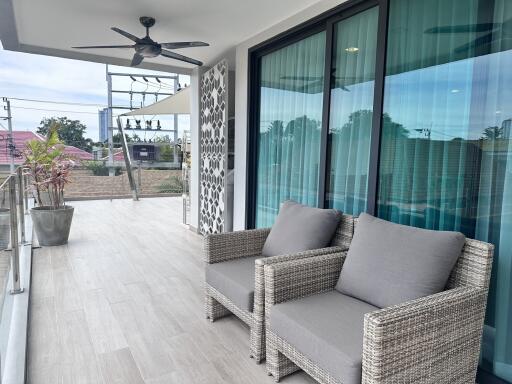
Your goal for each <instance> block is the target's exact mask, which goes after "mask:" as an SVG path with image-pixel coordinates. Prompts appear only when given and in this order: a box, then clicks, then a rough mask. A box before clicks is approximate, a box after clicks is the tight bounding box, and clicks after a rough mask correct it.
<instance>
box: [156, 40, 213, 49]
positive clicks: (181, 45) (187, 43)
mask: <svg viewBox="0 0 512 384" xmlns="http://www.w3.org/2000/svg"><path fill="white" fill-rule="evenodd" d="M160 45H161V46H162V48H168V49H179V48H191V47H208V46H209V45H210V44H208V43H204V42H202V41H178V42H174V43H161V44H160Z"/></svg>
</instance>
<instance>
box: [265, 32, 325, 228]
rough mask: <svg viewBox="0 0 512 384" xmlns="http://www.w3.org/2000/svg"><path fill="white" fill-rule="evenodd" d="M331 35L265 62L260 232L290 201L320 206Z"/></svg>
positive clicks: (301, 43)
mask: <svg viewBox="0 0 512 384" xmlns="http://www.w3.org/2000/svg"><path fill="white" fill-rule="evenodd" d="M324 63H325V32H320V33H317V34H314V35H312V36H309V37H307V38H305V39H303V40H300V41H298V42H296V43H293V44H291V45H288V46H286V47H284V48H281V49H279V50H276V51H274V52H271V53H269V54H267V55H265V56H263V57H262V58H261V65H260V68H261V72H260V122H259V135H258V153H257V182H256V210H255V211H256V212H255V213H256V228H261V227H268V226H271V225H272V224H273V223H274V219H275V216H276V215H277V212H278V210H279V205H280V204H281V203H282V202H283V201H285V200H288V199H292V200H295V201H298V202H300V203H303V204H307V205H311V206H316V205H318V183H319V163H320V136H321V135H320V133H321V127H322V106H323V88H324V70H325V68H324V66H325V64H324Z"/></svg>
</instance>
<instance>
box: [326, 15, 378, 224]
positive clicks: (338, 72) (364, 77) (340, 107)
mask: <svg viewBox="0 0 512 384" xmlns="http://www.w3.org/2000/svg"><path fill="white" fill-rule="evenodd" d="M378 19H379V9H378V7H373V8H371V9H368V10H366V11H364V12H361V13H358V14H356V15H355V16H352V17H350V18H348V19H345V20H342V21H340V22H338V23H336V24H335V25H334V38H333V60H332V69H331V70H332V72H331V73H332V80H331V94H330V99H331V105H330V118H329V145H328V151H329V156H328V158H329V164H328V174H327V187H326V205H327V206H328V207H331V208H336V209H339V210H341V211H343V212H345V213H349V214H356V215H357V214H359V213H361V212H363V211H365V210H366V206H367V190H368V169H369V159H370V137H371V132H372V119H373V93H374V92H373V88H374V83H375V57H376V52H377V26H378Z"/></svg>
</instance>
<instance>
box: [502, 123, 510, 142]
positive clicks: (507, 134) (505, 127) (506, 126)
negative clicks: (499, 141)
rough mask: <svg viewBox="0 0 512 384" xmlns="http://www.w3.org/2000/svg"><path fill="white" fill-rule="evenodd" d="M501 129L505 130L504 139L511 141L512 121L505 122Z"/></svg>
mask: <svg viewBox="0 0 512 384" xmlns="http://www.w3.org/2000/svg"><path fill="white" fill-rule="evenodd" d="M501 127H502V128H503V138H504V139H511V138H512V132H511V131H512V119H507V120H504V121H503V123H502V124H501Z"/></svg>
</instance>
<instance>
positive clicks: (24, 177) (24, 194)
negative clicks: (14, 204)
mask: <svg viewBox="0 0 512 384" xmlns="http://www.w3.org/2000/svg"><path fill="white" fill-rule="evenodd" d="M23 182H24V185H25V191H23V196H24V197H25V215H28V214H29V212H28V191H27V186H28V175H23Z"/></svg>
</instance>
